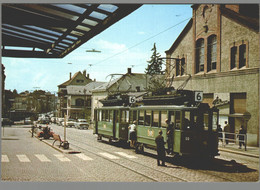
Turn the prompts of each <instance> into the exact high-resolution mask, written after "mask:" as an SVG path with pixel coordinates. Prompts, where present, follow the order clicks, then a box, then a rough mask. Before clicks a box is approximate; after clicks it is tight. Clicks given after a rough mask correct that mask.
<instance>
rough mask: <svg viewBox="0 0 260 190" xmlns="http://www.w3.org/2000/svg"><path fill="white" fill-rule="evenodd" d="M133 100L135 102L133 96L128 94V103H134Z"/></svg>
mask: <svg viewBox="0 0 260 190" xmlns="http://www.w3.org/2000/svg"><path fill="white" fill-rule="evenodd" d="M135 102H136V98H135V96H130V97H129V103H130V104H134V103H135Z"/></svg>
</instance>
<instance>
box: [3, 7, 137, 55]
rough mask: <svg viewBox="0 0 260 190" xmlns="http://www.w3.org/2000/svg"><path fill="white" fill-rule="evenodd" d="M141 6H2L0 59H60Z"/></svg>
mask: <svg viewBox="0 0 260 190" xmlns="http://www.w3.org/2000/svg"><path fill="white" fill-rule="evenodd" d="M140 6H141V4H2V56H3V57H23V58H63V57H64V56H66V55H68V54H69V53H70V52H72V51H73V50H75V49H76V48H77V47H79V46H80V45H82V44H83V43H85V42H87V41H88V40H90V39H91V38H93V37H94V36H96V35H98V34H99V33H100V32H102V31H104V30H105V29H107V28H108V27H110V26H111V25H112V24H114V23H116V22H117V21H119V20H120V19H122V18H124V17H125V16H127V15H129V14H130V13H132V12H133V11H135V10H136V9H138V8H139V7H140Z"/></svg>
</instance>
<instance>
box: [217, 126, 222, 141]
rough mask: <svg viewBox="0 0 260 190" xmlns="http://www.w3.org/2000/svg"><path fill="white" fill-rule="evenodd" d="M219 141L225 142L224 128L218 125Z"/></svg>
mask: <svg viewBox="0 0 260 190" xmlns="http://www.w3.org/2000/svg"><path fill="white" fill-rule="evenodd" d="M218 140H219V141H221V142H223V135H222V128H221V126H220V125H218Z"/></svg>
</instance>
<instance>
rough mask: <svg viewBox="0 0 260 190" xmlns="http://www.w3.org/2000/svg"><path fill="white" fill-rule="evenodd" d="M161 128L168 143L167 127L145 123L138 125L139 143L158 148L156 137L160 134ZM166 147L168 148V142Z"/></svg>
mask: <svg viewBox="0 0 260 190" xmlns="http://www.w3.org/2000/svg"><path fill="white" fill-rule="evenodd" d="M159 130H162V132H163V137H164V141H165V143H166V139H167V137H166V128H158V127H150V126H144V125H138V126H137V143H139V144H143V145H145V146H147V147H151V148H156V144H155V138H156V136H157V135H158V134H159ZM165 148H168V146H167V143H166V144H165Z"/></svg>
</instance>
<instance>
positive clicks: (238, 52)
mask: <svg viewBox="0 0 260 190" xmlns="http://www.w3.org/2000/svg"><path fill="white" fill-rule="evenodd" d="M247 45H248V43H247V42H245V43H244V42H242V43H239V44H234V46H233V47H231V50H230V52H231V53H230V69H235V68H236V69H240V68H243V67H248V65H247V47H248V46H247Z"/></svg>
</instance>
